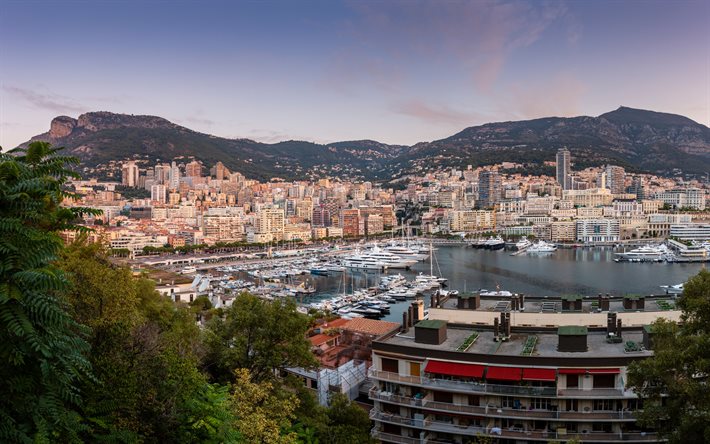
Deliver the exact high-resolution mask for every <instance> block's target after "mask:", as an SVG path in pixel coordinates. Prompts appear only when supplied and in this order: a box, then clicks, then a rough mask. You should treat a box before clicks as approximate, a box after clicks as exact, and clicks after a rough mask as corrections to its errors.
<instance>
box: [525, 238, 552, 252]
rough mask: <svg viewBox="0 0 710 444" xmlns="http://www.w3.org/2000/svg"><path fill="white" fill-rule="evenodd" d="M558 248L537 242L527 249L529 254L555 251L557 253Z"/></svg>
mask: <svg viewBox="0 0 710 444" xmlns="http://www.w3.org/2000/svg"><path fill="white" fill-rule="evenodd" d="M556 250H557V247H556V246H555V244H551V243H548V242H545V241H542V240H540V241H537V242H535V243H534V244H532V245H530V246H529V247H528V248H527V250H526V251H527V252H528V253H552V252H553V251H556Z"/></svg>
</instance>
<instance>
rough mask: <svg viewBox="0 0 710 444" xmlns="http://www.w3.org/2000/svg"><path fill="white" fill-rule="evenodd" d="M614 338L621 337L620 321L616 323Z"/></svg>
mask: <svg viewBox="0 0 710 444" xmlns="http://www.w3.org/2000/svg"><path fill="white" fill-rule="evenodd" d="M616 336H617V337H619V338H620V337H621V319H619V320H618V321H616Z"/></svg>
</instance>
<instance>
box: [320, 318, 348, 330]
mask: <svg viewBox="0 0 710 444" xmlns="http://www.w3.org/2000/svg"><path fill="white" fill-rule="evenodd" d="M348 322H350V319H343V318H338V319H334V320H332V321H330V322H326V323H324V324H323V325H321V326H320V327H321V329H328V328H342V327H344V326H345V325H347V323H348Z"/></svg>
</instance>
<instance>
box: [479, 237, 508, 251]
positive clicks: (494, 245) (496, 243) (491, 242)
mask: <svg viewBox="0 0 710 444" xmlns="http://www.w3.org/2000/svg"><path fill="white" fill-rule="evenodd" d="M504 247H505V241H504V240H503V238H502V237H500V236H496V237H491V238H489V239H487V240H486V241H484V242H483V248H485V249H486V250H501V249H503V248H504Z"/></svg>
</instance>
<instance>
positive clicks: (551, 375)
mask: <svg viewBox="0 0 710 444" xmlns="http://www.w3.org/2000/svg"><path fill="white" fill-rule="evenodd" d="M556 377H557V375H556V374H555V371H554V370H553V369H549V368H524V369H523V381H554V380H555V379H556Z"/></svg>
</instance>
